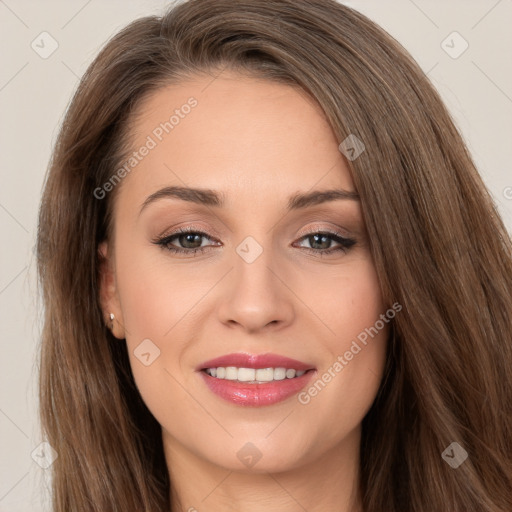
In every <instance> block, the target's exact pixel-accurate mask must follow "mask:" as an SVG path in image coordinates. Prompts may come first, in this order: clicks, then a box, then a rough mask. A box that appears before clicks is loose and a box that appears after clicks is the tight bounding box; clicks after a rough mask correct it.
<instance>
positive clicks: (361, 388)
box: [299, 260, 394, 444]
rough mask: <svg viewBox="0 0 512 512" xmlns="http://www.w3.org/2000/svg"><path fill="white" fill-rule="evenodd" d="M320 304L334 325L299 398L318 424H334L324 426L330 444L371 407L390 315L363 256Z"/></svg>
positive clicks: (383, 358)
mask: <svg viewBox="0 0 512 512" xmlns="http://www.w3.org/2000/svg"><path fill="white" fill-rule="evenodd" d="M333 299H334V300H333ZM322 308H323V309H322V311H325V312H328V313H329V320H328V322H329V327H330V329H331V331H332V332H331V336H329V337H326V340H328V341H327V346H326V348H327V352H328V354H329V355H328V357H327V358H326V360H325V364H324V365H323V366H322V368H321V369H319V370H318V375H317V377H316V379H314V380H313V381H312V383H311V385H310V386H309V387H308V388H306V389H305V390H304V393H302V394H301V395H299V402H300V403H301V404H302V405H303V406H304V407H305V409H306V410H307V411H308V415H309V417H311V418H316V420H315V421H316V422H317V424H318V425H319V426H320V428H322V425H323V426H326V425H327V426H328V425H331V426H332V425H333V424H335V425H337V427H338V428H337V429H332V428H331V429H329V428H327V429H326V430H325V431H324V432H322V438H323V439H324V441H325V442H326V443H327V444H328V443H329V441H333V440H334V439H335V438H336V436H339V434H340V432H344V433H347V432H350V431H351V430H352V429H354V428H356V427H357V426H358V425H359V424H360V422H361V421H362V419H363V418H364V416H365V414H366V413H367V412H368V410H369V408H370V407H371V404H372V403H373V401H374V399H375V396H376V394H377V392H378V389H379V386H380V383H381V379H382V375H383V370H384V365H385V359H386V349H387V338H388V336H389V332H390V322H391V321H392V319H391V316H390V317H387V316H386V311H387V307H386V305H385V304H384V303H383V301H382V297H381V292H380V287H379V282H378V278H377V275H376V273H375V269H374V266H373V264H372V262H371V260H368V261H364V262H363V261H361V262H360V263H359V266H358V270H357V272H354V273H353V275H352V276H351V277H348V276H347V277H346V278H345V279H344V280H343V282H340V283H338V291H337V292H336V293H332V294H331V295H330V301H329V302H325V303H324V304H322ZM381 315H384V318H385V320H382V318H383V317H382V316H381ZM393 316H394V314H393ZM326 323H327V322H326Z"/></svg>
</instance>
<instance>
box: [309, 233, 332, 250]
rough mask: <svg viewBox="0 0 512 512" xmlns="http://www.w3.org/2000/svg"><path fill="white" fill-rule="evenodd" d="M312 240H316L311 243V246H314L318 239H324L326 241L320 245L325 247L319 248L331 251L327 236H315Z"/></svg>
mask: <svg viewBox="0 0 512 512" xmlns="http://www.w3.org/2000/svg"><path fill="white" fill-rule="evenodd" d="M312 238H313V239H314V240H315V241H314V242H313V243H311V240H310V241H309V243H310V245H311V246H313V244H314V243H317V239H318V238H323V239H324V243H323V244H322V243H321V242H320V245H323V247H319V248H320V249H329V245H330V240H329V238H328V237H327V235H318V234H317V235H313V236H312Z"/></svg>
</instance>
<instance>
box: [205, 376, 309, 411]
mask: <svg viewBox="0 0 512 512" xmlns="http://www.w3.org/2000/svg"><path fill="white" fill-rule="evenodd" d="M199 373H200V374H201V376H202V378H203V380H204V382H205V383H206V385H207V386H208V387H209V388H210V390H211V391H212V392H213V393H215V394H216V395H218V396H220V397H221V398H223V399H224V400H226V401H228V402H231V403H234V404H236V405H243V406H246V407H263V406H265V405H272V404H276V403H278V402H282V401H283V400H286V399H287V398H289V397H291V396H293V395H296V394H297V393H298V392H299V391H300V390H301V389H302V388H304V387H305V386H306V384H307V383H308V382H309V380H310V379H311V377H312V375H313V374H314V373H315V371H314V370H309V371H307V372H306V373H305V374H304V375H301V376H300V377H294V378H293V379H283V380H274V381H272V382H265V383H263V384H247V383H245V382H238V381H236V380H226V379H217V378H215V377H212V376H211V375H208V374H207V373H206V372H204V371H201V372H199Z"/></svg>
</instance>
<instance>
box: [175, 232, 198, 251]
mask: <svg viewBox="0 0 512 512" xmlns="http://www.w3.org/2000/svg"><path fill="white" fill-rule="evenodd" d="M194 238H197V239H199V245H197V244H196V245H194V246H193V247H191V246H190V245H189V242H191V243H192V245H193V244H194ZM200 239H201V235H195V234H193V233H187V234H185V235H181V237H180V244H181V245H182V246H184V247H186V248H188V249H195V248H196V247H200V246H201V240H200Z"/></svg>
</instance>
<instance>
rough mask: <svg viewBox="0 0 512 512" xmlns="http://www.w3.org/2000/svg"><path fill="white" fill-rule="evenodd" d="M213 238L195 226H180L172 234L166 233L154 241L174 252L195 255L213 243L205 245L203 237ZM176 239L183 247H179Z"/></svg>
mask: <svg viewBox="0 0 512 512" xmlns="http://www.w3.org/2000/svg"><path fill="white" fill-rule="evenodd" d="M205 238H207V239H209V240H212V237H210V235H208V233H204V232H202V231H198V230H196V229H194V228H193V227H186V228H180V229H178V230H177V231H175V232H174V233H171V234H170V235H165V236H163V237H161V238H158V239H156V240H154V241H153V243H154V244H156V245H159V246H160V247H162V248H164V249H166V250H168V251H170V252H172V253H181V254H187V255H191V256H194V255H195V254H197V253H200V252H204V251H205V250H207V248H208V247H211V245H206V246H204V245H203V243H202V240H201V239H205ZM174 240H176V241H177V242H178V243H179V244H180V245H181V247H177V246H176V245H175V243H173V241H174Z"/></svg>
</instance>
